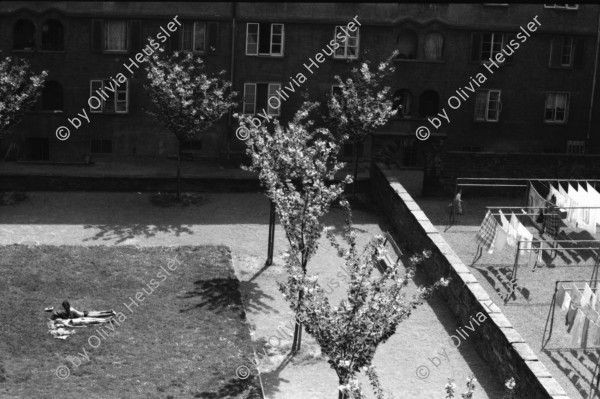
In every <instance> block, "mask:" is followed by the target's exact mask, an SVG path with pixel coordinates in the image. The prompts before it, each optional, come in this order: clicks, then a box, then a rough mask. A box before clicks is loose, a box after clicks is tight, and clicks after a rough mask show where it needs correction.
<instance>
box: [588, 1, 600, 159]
mask: <svg viewBox="0 0 600 399" xmlns="http://www.w3.org/2000/svg"><path fill="white" fill-rule="evenodd" d="M597 29H598V34H597V36H596V57H595V58H594V79H593V80H592V98H591V99H590V113H589V116H588V128H587V137H586V144H587V148H588V151H589V148H590V132H591V131H592V114H593V111H594V97H595V96H596V77H597V75H598V50H599V49H600V6H598V24H597Z"/></svg>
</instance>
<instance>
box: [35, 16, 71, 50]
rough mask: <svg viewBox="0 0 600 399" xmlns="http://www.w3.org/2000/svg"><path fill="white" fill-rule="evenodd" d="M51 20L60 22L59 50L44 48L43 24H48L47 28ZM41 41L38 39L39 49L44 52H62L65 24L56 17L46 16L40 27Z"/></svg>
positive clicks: (63, 48)
mask: <svg viewBox="0 0 600 399" xmlns="http://www.w3.org/2000/svg"><path fill="white" fill-rule="evenodd" d="M51 22H57V23H58V24H60V28H61V29H62V32H61V33H62V37H61V46H60V47H61V49H60V50H48V49H45V48H44V36H45V34H44V26H46V25H47V24H48V30H49V29H50V28H49V23H51ZM41 35H42V36H41V41H40V51H41V52H44V53H64V51H65V36H66V35H65V24H63V23H62V21H60V20H58V19H56V18H47V19H46V20H44V22H43V23H42V29H41Z"/></svg>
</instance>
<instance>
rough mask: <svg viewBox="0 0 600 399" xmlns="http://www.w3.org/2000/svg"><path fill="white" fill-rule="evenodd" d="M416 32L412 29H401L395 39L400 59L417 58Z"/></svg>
mask: <svg viewBox="0 0 600 399" xmlns="http://www.w3.org/2000/svg"><path fill="white" fill-rule="evenodd" d="M417 41H418V39H417V34H416V33H415V32H413V31H412V30H403V31H402V32H400V34H399V35H398V38H397V39H396V44H397V46H396V48H397V49H398V57H397V58H400V59H409V60H413V59H415V58H417Z"/></svg>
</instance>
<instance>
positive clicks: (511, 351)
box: [371, 164, 568, 399]
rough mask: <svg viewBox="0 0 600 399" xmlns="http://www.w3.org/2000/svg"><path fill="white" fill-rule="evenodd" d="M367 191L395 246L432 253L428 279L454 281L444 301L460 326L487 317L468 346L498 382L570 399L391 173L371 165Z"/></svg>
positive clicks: (529, 394) (523, 392)
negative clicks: (396, 242)
mask: <svg viewBox="0 0 600 399" xmlns="http://www.w3.org/2000/svg"><path fill="white" fill-rule="evenodd" d="M371 191H372V195H373V197H374V198H375V200H376V201H377V203H378V204H379V205H380V206H381V209H382V210H383V212H385V214H386V215H387V216H388V218H389V221H390V223H391V224H392V225H393V226H394V229H395V230H396V232H397V234H396V238H397V239H398V240H399V244H400V245H402V246H405V247H408V248H412V249H419V250H421V249H423V250H429V251H431V253H432V256H431V257H430V258H429V259H428V260H427V261H426V262H425V268H426V271H427V273H428V274H429V275H430V276H431V277H432V278H434V279H439V278H441V277H447V278H448V277H449V278H451V279H452V280H451V283H450V284H449V286H448V287H447V288H445V289H444V291H443V295H444V296H445V298H446V300H447V302H448V305H449V306H450V308H451V309H452V311H453V312H454V314H455V315H456V317H457V318H458V320H459V323H460V324H469V323H468V320H469V317H470V316H472V315H475V314H477V313H478V312H483V314H485V315H486V317H487V320H486V321H485V322H483V323H482V324H481V327H478V328H477V329H476V331H475V332H474V333H470V338H469V340H470V341H471V342H472V343H474V345H475V347H476V349H477V351H478V352H479V355H480V356H481V357H482V358H483V359H484V360H485V361H487V362H488V363H489V364H490V366H491V367H492V368H493V369H495V370H498V374H499V377H500V378H503V380H505V379H508V378H510V377H514V378H515V380H516V382H517V385H518V387H519V388H520V392H519V393H520V396H521V397H522V398H527V399H542V398H544V399H547V398H552V399H568V396H567V394H566V392H565V391H564V390H563V388H562V387H561V386H560V385H559V383H558V382H557V381H556V380H555V379H554V378H553V377H552V376H551V375H550V373H549V372H548V370H547V369H546V367H545V366H544V365H543V364H542V363H541V362H540V361H539V359H538V357H537V356H536V355H535V353H534V352H533V351H532V349H531V348H530V347H529V345H528V344H527V343H526V342H525V340H524V339H523V338H522V337H521V335H520V334H519V333H518V332H517V330H515V329H514V328H513V326H512V325H511V324H510V322H509V321H508V319H507V318H506V317H505V316H504V314H503V313H502V311H501V310H500V308H499V307H498V306H496V305H495V304H491V299H490V297H489V296H488V294H487V293H486V291H485V290H484V289H483V287H482V286H481V285H480V284H479V283H478V282H477V279H476V278H475V276H473V274H472V273H471V272H470V271H469V269H468V268H467V266H465V265H464V263H463V262H462V261H461V260H460V258H459V257H458V256H457V255H456V254H455V253H454V251H453V250H452V248H451V247H450V245H448V243H447V242H446V241H445V240H444V238H443V237H442V235H441V234H440V233H439V231H438V230H437V229H436V228H435V227H434V226H433V224H432V223H431V222H430V221H429V219H428V218H427V216H426V215H425V213H424V212H423V211H422V210H421V209H420V208H419V206H418V205H417V203H416V202H415V201H414V200H413V198H412V197H411V196H410V195H409V194H408V193H407V192H406V190H405V189H404V187H402V185H401V184H400V183H399V182H398V180H397V179H396V178H395V177H394V176H393V174H392V172H391V171H388V170H385V166H384V165H382V164H374V165H373V167H372V168H371ZM403 232H410V234H402V233H403ZM484 303H485V305H484ZM490 304H491V305H490ZM486 306H487V307H486ZM488 308H489V310H488Z"/></svg>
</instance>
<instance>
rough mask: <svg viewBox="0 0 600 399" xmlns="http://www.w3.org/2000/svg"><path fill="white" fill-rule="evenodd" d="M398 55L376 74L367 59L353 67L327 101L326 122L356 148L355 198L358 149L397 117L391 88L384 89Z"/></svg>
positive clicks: (340, 136) (333, 130) (388, 60)
mask: <svg viewBox="0 0 600 399" xmlns="http://www.w3.org/2000/svg"><path fill="white" fill-rule="evenodd" d="M397 54H398V51H394V52H393V53H392V55H391V56H390V57H389V58H388V59H387V60H385V61H384V62H381V63H380V64H379V66H378V67H377V69H376V70H374V71H372V70H371V69H372V68H371V62H370V61H368V60H367V61H364V62H362V63H361V64H360V67H357V66H355V67H354V68H352V70H351V72H350V77H348V78H347V79H346V80H343V79H342V78H341V77H340V76H339V75H336V76H335V80H336V81H337V86H338V87H339V89H337V90H339V91H338V92H337V94H336V93H334V94H333V95H331V96H329V99H328V101H327V108H328V114H327V115H326V116H325V117H324V119H325V122H326V123H327V124H328V126H329V127H330V129H331V130H332V132H334V134H335V135H336V137H337V138H338V140H341V141H342V142H346V141H347V140H349V141H350V142H351V143H352V145H353V146H352V147H353V149H352V152H353V166H352V168H353V177H354V180H353V181H354V184H353V186H352V197H353V198H354V195H355V192H356V189H355V187H356V179H357V175H358V146H359V145H360V144H361V143H363V142H364V141H365V140H366V139H367V137H369V136H370V135H371V134H372V133H373V132H374V131H375V129H377V128H378V127H380V126H383V125H385V124H386V123H387V122H388V121H389V119H390V118H391V117H392V116H394V115H395V114H396V110H394V109H393V106H392V105H393V102H392V100H391V99H390V98H389V92H390V87H388V86H384V82H385V79H386V78H388V77H389V76H390V75H391V74H392V73H393V72H394V71H395V68H394V66H393V65H392V63H393V61H392V59H393V58H394V57H396V55H397Z"/></svg>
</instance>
